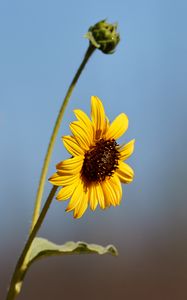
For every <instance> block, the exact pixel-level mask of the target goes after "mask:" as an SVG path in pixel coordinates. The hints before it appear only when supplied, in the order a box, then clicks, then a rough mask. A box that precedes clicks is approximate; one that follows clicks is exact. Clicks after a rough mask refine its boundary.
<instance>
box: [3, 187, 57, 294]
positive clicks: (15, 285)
mask: <svg viewBox="0 0 187 300" xmlns="http://www.w3.org/2000/svg"><path fill="white" fill-rule="evenodd" d="M57 189H58V187H57V186H53V187H52V189H51V191H50V193H49V196H48V198H47V200H46V202H45V204H44V207H43V209H42V211H41V214H40V216H39V218H38V220H37V222H36V224H35V226H34V228H33V229H32V231H31V233H30V235H29V237H28V240H27V242H26V244H25V247H24V249H23V251H22V253H21V255H20V257H19V259H18V262H17V265H16V267H15V271H14V273H13V276H12V280H11V283H10V288H9V290H8V294H7V298H6V300H13V299H15V297H16V296H17V295H18V294H19V293H20V290H21V285H22V274H23V271H22V270H23V269H24V267H25V262H26V259H27V255H28V253H29V250H30V247H31V244H32V242H33V240H34V238H35V236H36V234H37V232H38V230H39V229H40V226H41V225H42V223H43V220H44V218H45V216H46V213H47V211H48V209H49V207H50V204H51V202H52V200H53V197H54V195H55V193H56V191H57Z"/></svg>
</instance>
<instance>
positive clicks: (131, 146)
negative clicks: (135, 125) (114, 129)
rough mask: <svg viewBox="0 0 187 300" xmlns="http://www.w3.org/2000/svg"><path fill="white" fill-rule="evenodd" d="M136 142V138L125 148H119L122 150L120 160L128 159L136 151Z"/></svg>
mask: <svg viewBox="0 0 187 300" xmlns="http://www.w3.org/2000/svg"><path fill="white" fill-rule="evenodd" d="M134 143H135V140H132V141H130V142H129V143H127V144H126V145H125V146H124V147H123V148H121V149H119V152H120V160H126V159H127V158H128V157H129V156H131V154H132V153H133V151H134Z"/></svg>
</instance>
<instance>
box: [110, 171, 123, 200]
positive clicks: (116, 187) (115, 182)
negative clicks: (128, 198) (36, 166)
mask: <svg viewBox="0 0 187 300" xmlns="http://www.w3.org/2000/svg"><path fill="white" fill-rule="evenodd" d="M109 183H110V184H111V185H112V187H113V191H114V192H115V195H116V198H115V203H116V204H117V205H119V204H120V202H121V198H122V186H121V182H120V180H119V177H118V176H117V175H116V173H115V174H113V175H112V176H111V177H110V179H109Z"/></svg>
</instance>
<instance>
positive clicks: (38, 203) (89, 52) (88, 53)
mask: <svg viewBox="0 0 187 300" xmlns="http://www.w3.org/2000/svg"><path fill="white" fill-rule="evenodd" d="M95 49H96V48H95V47H94V46H92V45H91V44H90V45H89V47H88V49H87V51H86V53H85V56H84V58H83V61H82V63H81V65H80V67H79V68H78V70H77V72H76V74H75V76H74V78H73V80H72V82H71V84H70V86H69V89H68V91H67V93H66V96H65V98H64V101H63V103H62V106H61V108H60V111H59V113H58V116H57V119H56V123H55V125H54V129H53V132H52V135H51V138H50V141H49V145H48V149H47V152H46V156H45V159H44V163H43V167H42V171H41V176H40V181H39V185H38V190H37V195H36V200H35V207H34V212H33V218H32V225H31V230H32V229H33V227H34V225H35V224H36V222H37V219H38V216H39V214H40V208H41V201H42V196H43V190H44V184H45V180H46V176H47V171H48V167H49V163H50V159H51V155H52V151H53V148H54V144H55V140H56V137H57V134H58V130H59V127H60V124H61V121H62V117H63V115H64V112H65V109H66V106H67V104H68V102H69V99H70V96H71V94H72V92H73V89H74V87H75V85H76V83H77V81H78V79H79V77H80V75H81V73H82V71H83V69H84V67H85V65H86V63H87V61H88V60H89V58H90V57H91V55H92V53H93V52H94V50H95Z"/></svg>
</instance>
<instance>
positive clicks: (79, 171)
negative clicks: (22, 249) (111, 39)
mask: <svg viewBox="0 0 187 300" xmlns="http://www.w3.org/2000/svg"><path fill="white" fill-rule="evenodd" d="M74 113H75V116H76V118H77V121H74V122H72V123H71V124H70V129H71V132H72V136H64V137H63V138H62V139H63V143H64V146H65V147H66V149H67V150H68V152H69V153H70V154H71V155H72V157H71V158H69V159H67V160H64V161H61V162H60V163H58V164H57V166H56V169H57V171H56V173H55V174H53V175H52V176H51V178H49V181H50V182H51V183H52V184H53V185H56V186H60V187H61V189H60V191H59V192H58V194H57V197H56V198H57V200H67V199H69V198H71V200H70V202H69V204H68V206H67V208H66V211H72V210H74V217H75V218H80V217H81V216H82V215H83V214H84V212H85V211H86V209H87V207H88V205H90V208H91V209H92V210H93V211H94V210H95V209H96V207H97V205H98V204H99V206H100V207H101V208H102V209H105V208H106V207H109V206H111V205H113V206H116V205H119V204H120V201H121V198H122V187H121V182H122V183H130V182H131V181H132V180H133V176H134V172H133V170H132V168H131V167H130V166H129V165H127V164H126V163H125V162H124V161H125V160H126V159H127V158H128V157H129V156H130V155H131V154H132V153H133V150H134V140H132V141H130V142H129V143H128V144H126V145H123V146H119V145H118V143H117V142H116V140H117V139H118V138H119V137H120V136H122V135H123V134H124V133H125V131H126V130H127V128H128V118H127V116H126V115H125V114H124V113H121V114H120V115H118V116H117V117H116V119H115V120H114V121H113V122H112V123H111V124H110V122H109V120H108V118H107V117H106V115H105V111H104V107H103V104H102V102H101V100H100V99H99V98H98V97H96V96H92V97H91V120H90V118H89V117H88V116H87V115H86V114H85V113H84V112H83V111H82V110H78V109H77V110H74Z"/></svg>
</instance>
